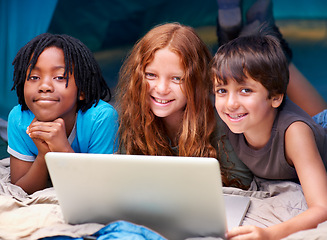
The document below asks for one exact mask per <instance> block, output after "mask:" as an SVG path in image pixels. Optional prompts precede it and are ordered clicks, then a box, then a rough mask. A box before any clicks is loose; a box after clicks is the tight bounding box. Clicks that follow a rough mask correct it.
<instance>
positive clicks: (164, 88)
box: [145, 48, 187, 123]
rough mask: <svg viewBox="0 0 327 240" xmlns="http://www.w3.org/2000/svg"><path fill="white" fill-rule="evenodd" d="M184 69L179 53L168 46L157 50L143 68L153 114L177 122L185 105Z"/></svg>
mask: <svg viewBox="0 0 327 240" xmlns="http://www.w3.org/2000/svg"><path fill="white" fill-rule="evenodd" d="M183 76H184V69H183V66H182V63H181V59H180V57H179V55H177V54H176V53H174V52H172V51H170V50H169V49H168V48H163V49H160V50H157V51H156V52H155V54H154V59H153V61H152V62H150V63H149V64H148V65H147V66H146V68H145V78H146V80H147V82H148V84H149V102H150V108H151V110H152V112H153V114H154V115H156V116H157V117H161V118H164V119H165V121H166V120H168V121H170V122H173V121H174V122H177V123H179V122H180V120H181V118H182V116H183V112H184V109H185V106H186V102H187V99H186V96H185V94H184V93H183V85H184V84H183V80H182V78H183Z"/></svg>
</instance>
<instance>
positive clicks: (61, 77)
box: [54, 76, 66, 81]
mask: <svg viewBox="0 0 327 240" xmlns="http://www.w3.org/2000/svg"><path fill="white" fill-rule="evenodd" d="M54 79H56V80H59V81H62V80H66V78H65V77H63V76H57V77H55V78H54Z"/></svg>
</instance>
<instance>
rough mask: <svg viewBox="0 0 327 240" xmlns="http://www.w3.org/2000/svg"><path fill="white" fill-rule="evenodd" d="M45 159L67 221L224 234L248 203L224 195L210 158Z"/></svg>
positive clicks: (175, 235) (172, 234)
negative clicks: (227, 207) (124, 222)
mask: <svg viewBox="0 0 327 240" xmlns="http://www.w3.org/2000/svg"><path fill="white" fill-rule="evenodd" d="M45 159H46V164H47V167H48V170H49V174H50V177H51V180H52V183H53V187H54V189H55V191H56V194H57V197H58V201H59V205H60V207H61V209H62V213H63V216H64V219H65V221H66V222H67V223H70V224H82V223H90V222H93V223H101V224H108V223H110V222H113V221H117V220H124V221H129V222H132V223H135V224H139V225H143V226H146V227H148V228H150V229H152V230H154V231H156V232H157V233H159V234H161V235H162V236H164V237H165V238H167V239H185V238H190V237H206V236H211V237H222V238H224V234H225V232H226V229H228V228H229V229H230V228H231V227H233V226H238V225H239V224H240V223H241V221H242V219H243V217H244V215H245V213H246V211H247V208H248V206H249V202H250V200H249V198H246V197H238V196H224V195H223V192H222V183H221V175H220V168H219V163H218V161H217V160H216V159H214V158H200V157H176V156H145V155H124V154H87V153H58V152H49V153H47V154H46V156H45ZM231 197H232V199H233V201H234V202H232V201H231V200H230V199H231ZM233 197H236V198H233ZM225 198H226V199H225ZM227 198H228V199H227ZM225 204H226V205H227V206H229V207H230V210H227V211H226V209H225ZM231 204H232V205H231ZM226 216H227V217H231V219H229V220H228V219H227V218H226Z"/></svg>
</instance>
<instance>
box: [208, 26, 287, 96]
mask: <svg viewBox="0 0 327 240" xmlns="http://www.w3.org/2000/svg"><path fill="white" fill-rule="evenodd" d="M211 69H212V77H213V78H212V79H213V82H214V83H215V81H217V80H218V81H223V83H224V84H227V80H230V79H233V80H235V81H237V82H239V83H241V82H243V81H244V79H246V78H247V77H251V78H253V79H254V80H255V81H258V82H260V83H261V84H262V85H263V86H264V87H265V88H266V89H267V90H268V92H269V94H268V97H269V98H271V97H272V96H275V95H276V94H284V95H285V94H286V89H287V85H288V82H289V70H288V61H287V58H286V56H285V54H284V52H283V49H282V47H281V45H280V42H279V40H278V38H276V37H275V36H274V35H273V34H270V33H269V31H263V30H262V31H259V32H258V34H256V35H252V36H242V37H238V38H236V39H234V40H232V41H230V42H228V43H226V44H225V45H223V46H221V47H220V48H219V49H218V51H217V53H216V55H215V57H214V59H213V61H212V68H211Z"/></svg>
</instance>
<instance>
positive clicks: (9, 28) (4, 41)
mask: <svg viewBox="0 0 327 240" xmlns="http://www.w3.org/2000/svg"><path fill="white" fill-rule="evenodd" d="M56 4H57V0H47V1H46V4H45V2H44V1H43V0H29V1H25V0H0V52H1V54H0V74H1V75H0V85H1V87H0V117H1V118H3V119H7V116H8V113H9V111H10V110H11V108H12V107H13V106H14V105H16V104H17V96H16V93H15V92H14V91H11V88H12V85H13V81H12V76H13V67H12V61H13V60H14V57H15V56H16V53H17V51H18V50H19V49H20V48H21V47H22V46H23V45H25V44H26V43H27V42H28V41H30V40H31V39H32V38H33V37H35V36H36V35H38V34H40V33H43V32H46V31H47V30H48V26H49V23H50V21H51V19H52V13H53V11H54V9H55V7H56Z"/></svg>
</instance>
